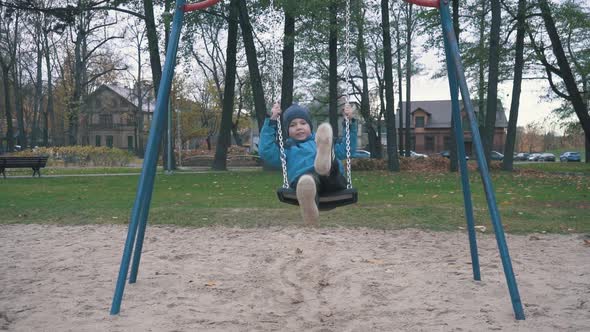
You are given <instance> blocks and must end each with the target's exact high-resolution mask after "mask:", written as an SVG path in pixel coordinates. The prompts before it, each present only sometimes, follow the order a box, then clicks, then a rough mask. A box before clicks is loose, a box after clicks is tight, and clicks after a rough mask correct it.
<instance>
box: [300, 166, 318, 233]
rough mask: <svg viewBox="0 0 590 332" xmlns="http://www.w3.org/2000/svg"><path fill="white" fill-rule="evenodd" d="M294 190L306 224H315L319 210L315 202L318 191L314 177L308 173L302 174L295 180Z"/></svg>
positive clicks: (316, 223)
mask: <svg viewBox="0 0 590 332" xmlns="http://www.w3.org/2000/svg"><path fill="white" fill-rule="evenodd" d="M296 191H297V200H298V201H299V207H300V208H301V215H302V216H303V221H304V222H305V224H306V225H307V226H317V225H318V219H319V211H318V206H317V202H316V200H317V193H318V189H317V182H316V179H315V178H314V177H313V176H312V175H310V174H305V175H302V176H301V177H300V178H299V181H298V182H297V187H296Z"/></svg>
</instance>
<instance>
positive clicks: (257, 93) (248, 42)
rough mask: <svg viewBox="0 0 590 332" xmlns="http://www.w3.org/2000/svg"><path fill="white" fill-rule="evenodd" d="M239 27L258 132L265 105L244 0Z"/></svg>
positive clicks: (241, 5) (262, 121) (241, 6)
mask: <svg viewBox="0 0 590 332" xmlns="http://www.w3.org/2000/svg"><path fill="white" fill-rule="evenodd" d="M240 28H241V29H242V39H243V40H244V48H245V50H246V59H247V61H248V70H249V72H250V82H251V84H252V95H253V97H254V110H255V112H256V121H257V122H258V132H259V133H260V131H261V130H262V125H263V124H264V118H265V117H266V106H265V101H264V100H265V99H264V89H263V87H262V79H261V78H260V70H259V69H258V58H257V57H256V45H255V43H254V37H253V35H252V24H251V23H250V16H249V15H248V6H247V4H246V1H240Z"/></svg>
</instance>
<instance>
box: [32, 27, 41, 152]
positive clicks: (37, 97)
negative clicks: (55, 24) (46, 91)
mask: <svg viewBox="0 0 590 332" xmlns="http://www.w3.org/2000/svg"><path fill="white" fill-rule="evenodd" d="M35 28H36V29H35V30H36V31H37V33H38V35H37V36H35V38H36V39H37V38H42V32H41V23H40V22H36V27H35ZM42 69H43V43H42V42H41V40H37V78H36V82H35V101H34V107H33V128H32V131H31V147H35V146H36V145H37V134H38V132H39V120H38V119H39V116H40V114H42V113H43V73H42Z"/></svg>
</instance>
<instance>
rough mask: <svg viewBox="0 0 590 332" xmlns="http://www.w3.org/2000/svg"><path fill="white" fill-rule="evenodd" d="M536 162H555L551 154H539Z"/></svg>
mask: <svg viewBox="0 0 590 332" xmlns="http://www.w3.org/2000/svg"><path fill="white" fill-rule="evenodd" d="M537 161H555V155H554V154H553V153H548V152H545V153H541V155H540V156H539V159H538V160H537Z"/></svg>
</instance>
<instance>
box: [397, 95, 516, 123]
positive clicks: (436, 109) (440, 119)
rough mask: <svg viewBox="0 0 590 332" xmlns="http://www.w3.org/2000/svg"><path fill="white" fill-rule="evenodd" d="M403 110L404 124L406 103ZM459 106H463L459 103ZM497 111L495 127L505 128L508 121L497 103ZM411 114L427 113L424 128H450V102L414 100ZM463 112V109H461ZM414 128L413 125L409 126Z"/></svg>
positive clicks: (474, 104) (476, 108)
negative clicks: (427, 117)
mask: <svg viewBox="0 0 590 332" xmlns="http://www.w3.org/2000/svg"><path fill="white" fill-rule="evenodd" d="M402 105H403V110H404V113H403V114H404V123H405V114H406V113H405V109H406V107H407V102H403V103H402ZM461 106H463V104H462V103H461ZM498 106H499V107H498V111H497V113H496V127H499V128H507V127H508V120H507V119H506V114H505V113H504V107H502V103H501V102H500V101H498ZM410 107H411V113H414V112H415V111H416V110H418V109H422V110H423V111H425V112H427V113H429V115H430V116H429V119H428V121H427V125H426V128H450V127H451V101H450V100H416V101H412V102H411V106H410ZM473 108H474V111H475V114H478V113H479V107H478V106H477V104H476V103H473ZM461 110H463V108H461ZM397 117H399V113H398V114H396V126H397V127H399V118H397ZM411 127H412V128H413V127H414V124H413V123H412V124H411Z"/></svg>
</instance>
